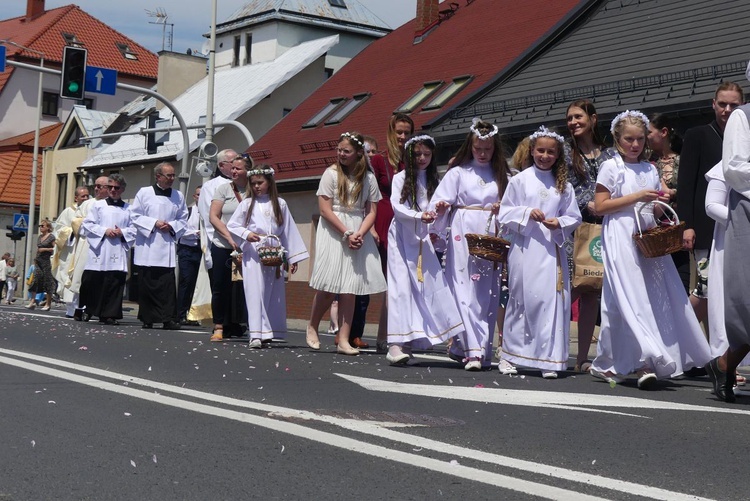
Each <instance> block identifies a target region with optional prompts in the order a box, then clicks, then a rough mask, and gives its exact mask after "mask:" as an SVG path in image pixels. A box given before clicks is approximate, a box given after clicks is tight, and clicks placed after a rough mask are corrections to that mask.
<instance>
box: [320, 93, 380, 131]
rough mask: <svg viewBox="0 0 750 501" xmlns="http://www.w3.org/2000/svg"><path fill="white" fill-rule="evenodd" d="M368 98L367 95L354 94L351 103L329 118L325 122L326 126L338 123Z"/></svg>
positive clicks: (368, 95)
mask: <svg viewBox="0 0 750 501" xmlns="http://www.w3.org/2000/svg"><path fill="white" fill-rule="evenodd" d="M368 97H370V94H369V93H363V94H355V95H354V97H353V98H352V100H351V101H349V102H347V103H346V104H345V105H344V106H342V107H341V108H339V110H338V111H337V112H336V113H335V114H333V115H331V118H329V119H328V120H326V125H333V124H337V123H340V122H341V121H342V120H343V119H344V118H346V117H347V116H349V114H351V112H353V111H354V110H356V109H357V108H359V107H360V106H361V105H362V103H364V102H365V101H367V98H368Z"/></svg>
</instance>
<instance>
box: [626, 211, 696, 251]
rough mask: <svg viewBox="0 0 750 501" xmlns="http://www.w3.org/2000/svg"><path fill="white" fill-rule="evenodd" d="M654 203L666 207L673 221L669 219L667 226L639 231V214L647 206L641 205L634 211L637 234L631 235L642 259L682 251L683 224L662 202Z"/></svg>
mask: <svg viewBox="0 0 750 501" xmlns="http://www.w3.org/2000/svg"><path fill="white" fill-rule="evenodd" d="M654 203H656V204H659V205H662V206H664V207H666V208H667V209H668V210H669V212H671V213H672V216H673V217H674V219H670V224H669V226H656V227H654V228H650V229H648V230H646V231H642V230H641V218H640V214H641V211H642V210H643V208H644V207H645V206H646V205H648V204H643V205H642V206H641V208H640V209H634V210H635V221H636V224H637V225H638V233H635V234H634V235H633V240H635V244H636V245H637V246H638V248H639V249H640V250H641V254H643V256H644V257H661V256H666V255H667V254H672V253H675V252H677V251H681V250H682V248H683V247H682V233H683V232H684V231H685V223H684V222H680V220H679V219H678V217H677V213H676V212H675V211H674V210H673V209H672V207H670V206H669V205H668V204H665V203H664V202H660V201H658V200H655V201H654Z"/></svg>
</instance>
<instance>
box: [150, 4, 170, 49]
mask: <svg viewBox="0 0 750 501" xmlns="http://www.w3.org/2000/svg"><path fill="white" fill-rule="evenodd" d="M144 10H145V11H146V15H147V16H148V17H154V18H156V21H149V22H148V24H161V25H162V28H161V50H164V47H165V42H166V45H167V47H168V49H167V50H169V51H171V50H172V37H173V35H174V23H168V22H167V19H169V14H167V11H166V10H164V8H162V7H157V8H156V10H153V11H152V10H148V9H144ZM167 26H169V34H167Z"/></svg>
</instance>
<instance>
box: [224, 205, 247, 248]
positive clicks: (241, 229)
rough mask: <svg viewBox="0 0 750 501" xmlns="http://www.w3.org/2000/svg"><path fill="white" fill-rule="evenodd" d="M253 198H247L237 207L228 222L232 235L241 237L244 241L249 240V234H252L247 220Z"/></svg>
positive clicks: (228, 228)
mask: <svg viewBox="0 0 750 501" xmlns="http://www.w3.org/2000/svg"><path fill="white" fill-rule="evenodd" d="M251 200H252V199H251V198H246V199H245V200H243V201H242V202H241V203H240V205H238V206H237V209H235V211H234V214H232V217H231V218H229V221H228V222H227V230H229V233H231V234H232V235H235V236H237V237H239V238H240V239H241V240H242V242H243V243H245V242H247V236H248V235H249V234H250V230H248V229H247V224H245V221H247V220H248V217H247V211H248V210H249V209H250V202H251Z"/></svg>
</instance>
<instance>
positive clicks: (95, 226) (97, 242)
mask: <svg viewBox="0 0 750 501" xmlns="http://www.w3.org/2000/svg"><path fill="white" fill-rule="evenodd" d="M105 203H106V202H105ZM101 208H102V205H101V204H94V205H93V206H92V207H91V209H90V210H89V212H88V214H87V215H86V217H85V218H84V219H83V223H81V231H83V234H84V235H85V236H86V239H87V240H88V242H89V247H91V248H92V249H94V250H99V248H100V247H101V245H102V242H103V241H104V238H105V236H104V234H105V233H106V231H107V228H105V227H104V226H102V225H100V224H99V222H100V221H101V220H102V214H101Z"/></svg>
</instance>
